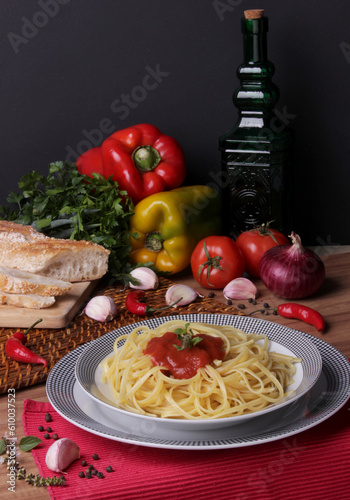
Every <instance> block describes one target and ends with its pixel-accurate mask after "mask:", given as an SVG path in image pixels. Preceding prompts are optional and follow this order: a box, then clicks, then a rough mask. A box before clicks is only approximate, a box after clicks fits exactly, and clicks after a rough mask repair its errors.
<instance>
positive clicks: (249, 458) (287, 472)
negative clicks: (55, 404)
mask: <svg viewBox="0 0 350 500" xmlns="http://www.w3.org/2000/svg"><path fill="white" fill-rule="evenodd" d="M47 412H48V413H50V414H51V416H52V422H50V423H46V422H45V413H47ZM349 417H350V404H349V403H348V404H347V405H345V406H344V407H343V408H341V409H340V410H339V411H338V412H337V413H336V414H335V415H333V416H332V417H331V418H329V419H328V420H326V421H325V422H323V423H321V424H319V425H318V426H316V427H314V428H312V429H309V430H307V431H304V432H302V433H300V434H297V435H295V436H291V437H289V438H284V439H280V440H278V441H273V442H271V443H266V444H260V445H256V446H248V447H243V448H233V449H224V450H167V449H157V448H149V447H143V446H137V445H132V444H125V443H119V442H117V441H112V440H109V439H107V438H102V437H99V436H95V435H93V434H90V433H89V432H86V431H84V430H82V429H79V428H78V427H76V426H74V425H72V424H70V423H69V422H67V421H66V420H64V419H63V418H62V417H61V416H60V415H59V414H58V413H57V412H56V411H55V410H54V409H53V408H52V406H51V405H50V404H49V403H39V402H36V401H32V400H29V399H27V400H26V401H25V403H24V411H23V415H22V419H23V425H24V431H25V433H26V434H27V435H34V436H39V435H40V436H41V434H44V433H40V432H39V431H38V426H39V425H43V426H44V427H45V428H46V427H47V426H50V427H51V428H52V433H57V434H58V436H59V437H60V438H61V437H68V438H71V439H73V440H74V441H75V442H76V443H78V444H79V446H80V449H81V459H80V460H77V461H75V462H74V463H73V464H72V465H71V466H70V467H69V469H68V474H67V475H66V485H65V486H63V487H58V486H56V487H49V488H48V491H49V493H50V495H51V498H53V499H60V500H61V499H67V500H68V499H69V500H70V499H72V498H74V499H75V500H77V499H84V500H87V499H94V500H96V499H97V498H98V499H107V498H108V499H113V500H140V499H142V500H154V499H155V498H156V499H160V500H175V499H176V500H177V499H178V500H180V499H181V500H199V499H201V500H202V499H205V500H214V499H215V500H221V499H225V500H251V499H252V498H255V499H257V500H282V499H283V500H284V499H286V498H291V499H293V500H305V499H308V500H323V499H327V500H332V499H337V500H342V499H344V500H345V499H346V500H349V498H350V483H349V466H350V425H349ZM52 433H51V435H52ZM41 437H42V439H43V442H42V444H40V445H39V446H38V447H37V448H35V449H34V450H32V453H33V456H34V459H35V462H36V463H37V465H38V468H39V471H40V474H41V475H43V476H52V475H54V473H53V472H51V471H50V470H49V469H48V468H47V467H46V464H45V456H46V451H47V449H48V448H49V446H50V445H51V444H52V443H53V440H52V439H49V440H46V439H44V438H43V436H41ZM94 453H97V454H98V455H99V457H100V458H99V460H93V459H92V455H93V454H94ZM81 460H86V462H87V463H88V464H93V465H94V466H95V467H96V469H98V470H99V471H102V472H103V473H104V478H103V479H99V478H97V477H96V476H93V478H92V479H86V478H83V479H81V478H79V476H78V473H79V472H80V471H82V470H86V467H83V466H82V465H81ZM108 465H111V466H112V467H113V472H110V473H108V472H106V467H107V466H108ZM57 475H59V474H57Z"/></svg>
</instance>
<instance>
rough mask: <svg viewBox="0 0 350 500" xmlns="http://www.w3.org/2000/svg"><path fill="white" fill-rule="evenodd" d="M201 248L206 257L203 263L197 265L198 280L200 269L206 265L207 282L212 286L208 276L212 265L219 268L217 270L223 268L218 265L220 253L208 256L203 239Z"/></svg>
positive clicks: (199, 278)
mask: <svg viewBox="0 0 350 500" xmlns="http://www.w3.org/2000/svg"><path fill="white" fill-rule="evenodd" d="M203 248H204V253H205V256H206V258H207V261H206V262H203V264H201V265H200V266H199V269H198V280H199V282H200V280H201V274H202V271H203V269H204V268H205V266H207V283H208V285H210V286H214V285H212V284H211V283H210V281H209V276H210V273H211V269H212V267H214V268H215V269H219V271H222V270H223V268H222V267H221V266H220V261H221V259H222V257H221V256H220V255H215V257H210V254H209V250H208V247H207V243H206V241H204V243H203Z"/></svg>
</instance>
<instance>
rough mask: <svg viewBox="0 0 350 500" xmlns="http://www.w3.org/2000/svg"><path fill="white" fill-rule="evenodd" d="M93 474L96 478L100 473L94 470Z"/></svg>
mask: <svg viewBox="0 0 350 500" xmlns="http://www.w3.org/2000/svg"><path fill="white" fill-rule="evenodd" d="M91 474H93V475H94V476H96V475H98V474H99V472H97V469H92V471H91Z"/></svg>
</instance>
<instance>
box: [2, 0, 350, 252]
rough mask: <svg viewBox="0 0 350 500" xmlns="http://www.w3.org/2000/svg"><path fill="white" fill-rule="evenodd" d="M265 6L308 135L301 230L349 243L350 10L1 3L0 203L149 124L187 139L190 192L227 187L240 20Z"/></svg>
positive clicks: (297, 171) (82, 0) (185, 2)
mask: <svg viewBox="0 0 350 500" xmlns="http://www.w3.org/2000/svg"><path fill="white" fill-rule="evenodd" d="M257 7H258V8H264V9H265V14H266V15H267V16H268V17H269V21H270V32H269V35H268V53H269V59H270V60H271V61H273V62H274V64H275V66H276V73H275V78H274V82H275V83H276V84H277V85H278V87H279V88H280V94H281V96H280V100H279V102H278V103H277V106H276V108H277V111H278V112H279V113H280V114H281V113H282V114H283V116H284V117H285V120H287V121H288V122H289V123H290V126H291V127H292V128H293V129H294V131H295V133H296V144H295V160H294V165H293V177H294V180H295V184H296V187H295V192H294V202H295V205H294V207H293V208H292V209H293V211H294V214H295V217H294V219H295V223H294V226H295V227H294V231H295V232H297V233H299V234H300V235H301V236H302V239H303V241H304V242H305V243H306V244H309V245H314V244H318V245H325V244H340V243H341V244H350V225H349V224H348V213H349V212H350V194H349V187H350V168H349V167H350V165H349V145H350V140H349V138H348V135H349V126H348V122H349V120H348V116H349V111H350V30H349V19H350V2H341V1H335V2H334V1H331V0H328V1H320V0H308V1H307V2H305V1H304V0H280V1H278V2H277V1H276V0H274V1H273V0H265V1H264V2H261V3H260V4H256V3H254V4H252V3H251V2H250V1H248V0H222V1H218V0H208V1H206V0H177V1H175V0H173V1H171V0H147V1H146V0H143V1H142V0H124V1H121V0H98V1H97V0H1V2H0V26H1V57H0V64H1V76H0V98H1V135H0V145H1V172H2V176H1V179H2V180H1V183H0V204H4V203H5V200H6V197H7V194H8V192H9V191H10V190H16V189H17V183H18V181H19V179H20V177H21V176H22V175H24V174H25V173H27V172H28V171H30V170H38V171H40V172H41V173H46V172H47V168H48V164H49V163H50V162H52V161H56V160H64V159H69V160H70V161H73V160H74V159H75V158H74V154H75V155H77V154H78V153H79V152H82V151H84V150H85V149H87V148H88V147H89V146H90V147H92V146H94V145H97V144H99V143H100V142H101V141H102V139H103V138H104V137H106V136H108V135H109V134H110V133H111V132H112V131H113V130H116V129H119V128H125V127H127V126H129V125H133V124H136V123H141V122H149V123H153V124H154V125H156V126H158V127H159V128H160V129H161V130H162V131H163V132H164V133H166V134H168V135H173V136H174V137H175V138H176V139H177V140H178V141H179V142H180V143H181V145H182V146H183V149H184V151H185V154H186V159H187V171H188V174H187V179H186V184H194V183H203V184H204V183H207V182H213V179H214V180H215V179H216V180H217V179H218V177H217V175H218V171H219V163H220V155H219V151H218V138H219V136H220V135H221V134H223V133H224V132H226V131H227V130H228V129H230V128H231V127H232V126H233V124H234V122H235V120H236V117H237V112H236V109H235V108H234V106H233V104H232V101H231V96H232V93H233V90H234V88H235V87H236V86H237V84H238V80H237V78H236V68H237V66H238V65H239V64H240V63H241V62H242V35H241V31H240V19H241V17H242V15H243V10H245V9H250V8H257ZM45 11H46V13H45ZM38 26H39V27H38ZM152 71H153V72H154V71H158V77H157V79H158V81H156V80H154V79H153V80H152V79H150V78H149V79H146V80H145V76H146V75H147V74H149V73H150V72H152ZM151 81H152V82H153V85H152V87H154V88H152V89H150V88H147V89H146V88H145V85H144V84H145V82H147V84H150V82H151ZM142 87H143V88H142ZM123 95H124V97H123ZM125 96H129V97H125ZM123 99H124V100H126V101H127V102H126V103H124V104H123V106H124V107H123V108H121V106H122V103H121V101H122V100H123Z"/></svg>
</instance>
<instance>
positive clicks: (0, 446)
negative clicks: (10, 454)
mask: <svg viewBox="0 0 350 500" xmlns="http://www.w3.org/2000/svg"><path fill="white" fill-rule="evenodd" d="M5 450H6V443H5V439H0V455H2V454H3V453H4V451H5Z"/></svg>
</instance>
